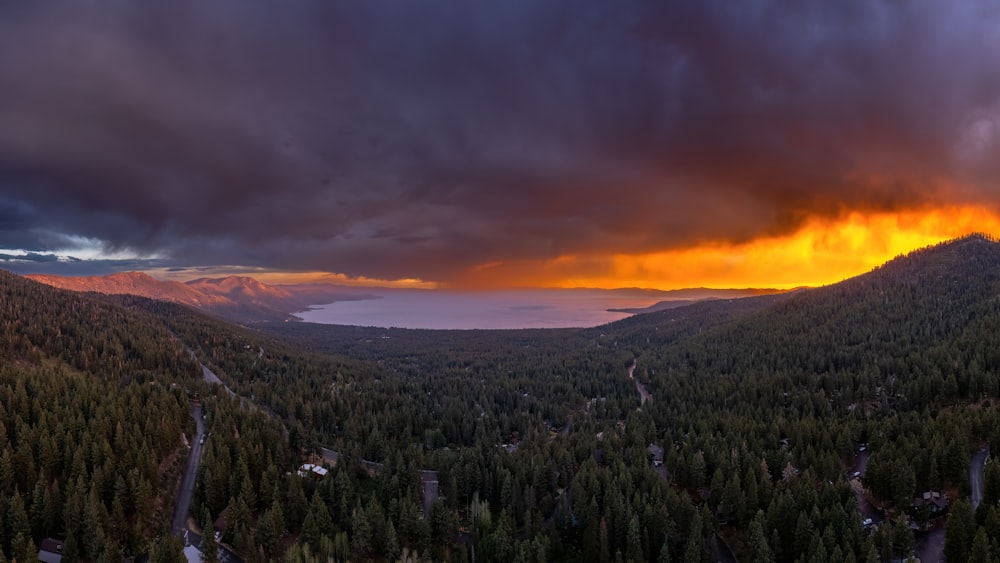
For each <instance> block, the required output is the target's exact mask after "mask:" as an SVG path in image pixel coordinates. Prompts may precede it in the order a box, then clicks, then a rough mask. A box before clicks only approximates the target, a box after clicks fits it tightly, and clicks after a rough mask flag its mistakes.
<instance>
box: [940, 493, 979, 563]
mask: <svg viewBox="0 0 1000 563" xmlns="http://www.w3.org/2000/svg"><path fill="white" fill-rule="evenodd" d="M975 534H976V518H975V515H974V514H973V513H972V505H971V504H970V503H969V501H968V500H966V499H960V500H958V501H957V502H955V505H954V506H952V508H951V512H950V513H949V515H948V524H947V525H946V527H945V542H944V556H945V558H946V559H947V560H948V563H965V562H966V561H967V560H968V558H969V551H970V550H971V549H972V539H973V537H974V536H975Z"/></svg>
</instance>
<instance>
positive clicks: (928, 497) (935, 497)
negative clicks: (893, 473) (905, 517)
mask: <svg viewBox="0 0 1000 563" xmlns="http://www.w3.org/2000/svg"><path fill="white" fill-rule="evenodd" d="M949 504H950V503H949V502H948V495H944V494H941V492H940V491H925V492H924V494H923V495H921V496H919V497H917V498H915V499H913V508H916V509H919V508H921V507H923V506H926V507H927V513H928V514H929V515H930V516H940V515H942V514H944V513H945V512H947V511H948V505H949Z"/></svg>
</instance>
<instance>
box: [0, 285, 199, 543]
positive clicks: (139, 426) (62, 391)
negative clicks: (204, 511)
mask: <svg viewBox="0 0 1000 563" xmlns="http://www.w3.org/2000/svg"><path fill="white" fill-rule="evenodd" d="M0 357H2V358H3V361H2V363H0V559H17V560H18V561H33V560H35V559H36V555H37V546H38V545H39V544H40V542H41V540H42V539H44V538H46V537H55V538H59V539H62V540H65V541H64V546H65V547H64V553H63V556H64V561H67V562H71V561H77V560H94V561H121V559H122V557H123V556H134V555H137V554H141V553H153V554H156V555H157V557H158V560H169V559H170V558H171V557H175V556H180V551H179V546H178V545H177V544H176V543H175V542H172V541H171V540H170V539H169V538H168V537H167V535H168V534H169V520H170V513H171V510H172V508H173V497H174V490H173V488H174V485H175V484H176V483H177V476H178V475H179V473H180V471H181V470H182V468H183V463H184V461H185V456H186V454H187V449H186V447H184V445H183V443H182V440H181V435H182V433H188V435H190V433H191V431H192V430H193V424H192V422H191V418H190V414H189V407H188V398H187V394H186V391H187V390H188V389H190V388H191V387H192V385H199V383H198V381H197V380H196V379H195V375H196V374H197V371H196V369H197V366H196V364H194V363H193V362H192V360H191V358H190V356H189V355H188V354H187V353H186V351H185V350H184V348H183V346H182V344H181V343H180V342H179V341H177V340H176V339H174V338H173V337H172V336H171V335H170V333H169V332H168V331H167V330H166V329H165V328H164V326H163V324H162V322H160V321H158V320H157V319H155V318H152V317H150V316H148V315H145V314H142V313H141V312H136V311H132V310H128V309H126V308H122V307H117V306H113V305H109V304H107V303H106V302H104V301H103V300H102V299H100V298H97V297H94V296H87V295H78V294H71V293H68V292H63V291H58V290H54V289H52V288H48V287H45V286H42V285H41V284H37V283H35V282H30V281H27V280H24V279H22V278H19V277H17V276H14V275H12V274H8V273H6V272H0Z"/></svg>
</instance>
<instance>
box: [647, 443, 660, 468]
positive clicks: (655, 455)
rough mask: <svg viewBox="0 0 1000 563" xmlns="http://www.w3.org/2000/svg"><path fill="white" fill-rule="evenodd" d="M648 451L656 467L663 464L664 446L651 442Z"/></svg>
mask: <svg viewBox="0 0 1000 563" xmlns="http://www.w3.org/2000/svg"><path fill="white" fill-rule="evenodd" d="M646 451H647V452H648V453H649V460H650V461H651V462H652V463H653V466H654V467H660V466H662V465H663V448H661V447H660V446H657V445H656V444H650V445H649V447H648V448H646Z"/></svg>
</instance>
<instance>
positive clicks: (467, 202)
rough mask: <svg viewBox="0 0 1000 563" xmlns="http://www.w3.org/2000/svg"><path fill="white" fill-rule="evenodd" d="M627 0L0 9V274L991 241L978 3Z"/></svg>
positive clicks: (990, 44)
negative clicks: (978, 235)
mask: <svg viewBox="0 0 1000 563" xmlns="http://www.w3.org/2000/svg"><path fill="white" fill-rule="evenodd" d="M626 4H627V5H621V4H619V3H614V2H611V3H609V2H600V1H597V0H579V1H578V2H571V3H558V2H557V3H539V2H533V1H522V0H511V1H509V2H479V3H476V2H473V3H462V2H458V3H456V2H454V1H453V0H442V1H441V2H432V3H430V4H425V3H407V2H402V3H395V4H394V3H389V4H384V3H379V2H358V3H332V4H331V3H330V2H325V1H323V0H304V1H303V2H301V3H298V4H296V6H297V7H296V8H295V9H289V7H288V6H286V5H284V4H281V3H253V4H244V3H235V4H221V5H216V4H215V3H169V2H168V3H162V4H161V3H156V2H154V3H153V4H147V3H141V4H134V3H125V4H120V5H119V4H115V5H114V6H102V7H101V8H100V9H97V8H96V7H95V6H93V5H91V4H89V3H73V4H72V5H70V6H66V7H62V8H60V9H53V8H49V7H46V6H45V4H44V3H30V5H29V4H26V5H24V6H19V7H16V8H14V7H10V8H4V7H0V90H2V91H3V95H2V96H0V268H6V269H10V270H12V271H15V272H18V273H40V274H56V275H73V276H87V275H101V274H107V273H112V272H120V271H128V270H138V271H145V272H148V273H150V274H151V275H154V276H158V277H161V278H163V279H171V280H186V279H191V278H196V277H203V276H225V275H233V274H237V275H248V276H253V277H257V278H259V279H260V280H261V281H266V282H269V283H328V284H335V285H351V286H376V287H400V288H421V289H434V288H441V289H449V288H450V289H455V290H471V289H503V288H524V287H594V288H619V287H633V286H634V287H643V288H657V289H676V288H683V287H690V286H711V287H718V288H722V287H748V286H753V287H761V288H792V287H798V286H817V285H824V284H830V283H835V282H837V281H840V280H842V279H844V278H847V277H850V276H854V275H858V274H861V273H864V272H866V271H869V270H871V269H872V268H873V267H875V266H878V265H879V264H881V263H883V262H885V261H886V260H889V259H891V258H893V257H895V256H897V255H899V254H904V253H907V252H910V251H912V250H914V249H917V248H921V247H923V246H927V245H929V244H934V243H938V242H941V241H944V240H947V239H950V238H954V237H958V236H962V235H965V234H967V233H969V232H974V231H982V232H988V233H997V234H1000V220H998V218H1000V200H998V194H1000V89H998V88H997V80H996V74H997V73H996V69H997V68H998V67H1000V32H998V30H1000V10H996V9H994V7H990V6H989V5H988V4H989V3H987V4H985V5H984V4H979V3H976V2H972V3H960V4H949V5H948V6H947V7H944V6H938V5H936V4H928V3H913V2H892V1H889V0H873V1H866V2H855V3H848V4H841V3H816V4H808V5H802V6H799V7H797V8H796V9H795V10H789V9H787V7H786V6H785V5H784V4H783V3H781V2H775V1H773V0H748V1H747V2H739V3H735V4H733V5H728V4H726V5H725V7H720V6H719V5H717V4H715V3H711V2H693V3H685V2H658V1H651V0H639V1H638V2H634V3H626ZM138 22H150V24H152V23H153V22H155V28H156V29H157V32H156V33H155V34H150V33H148V30H147V29H146V27H145V26H144V25H140V24H139V23H138ZM276 22H277V23H279V25H275V24H276ZM639 22H641V25H639ZM219 37H225V38H226V40H225V41H221V42H220V41H218V38H219ZM65 53H79V55H80V56H79V57H78V58H76V59H74V61H73V64H72V68H69V67H67V64H68V63H67V60H66V57H65ZM195 54H196V55H195ZM861 63H863V64H861ZM167 85H169V87H165V86H167Z"/></svg>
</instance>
